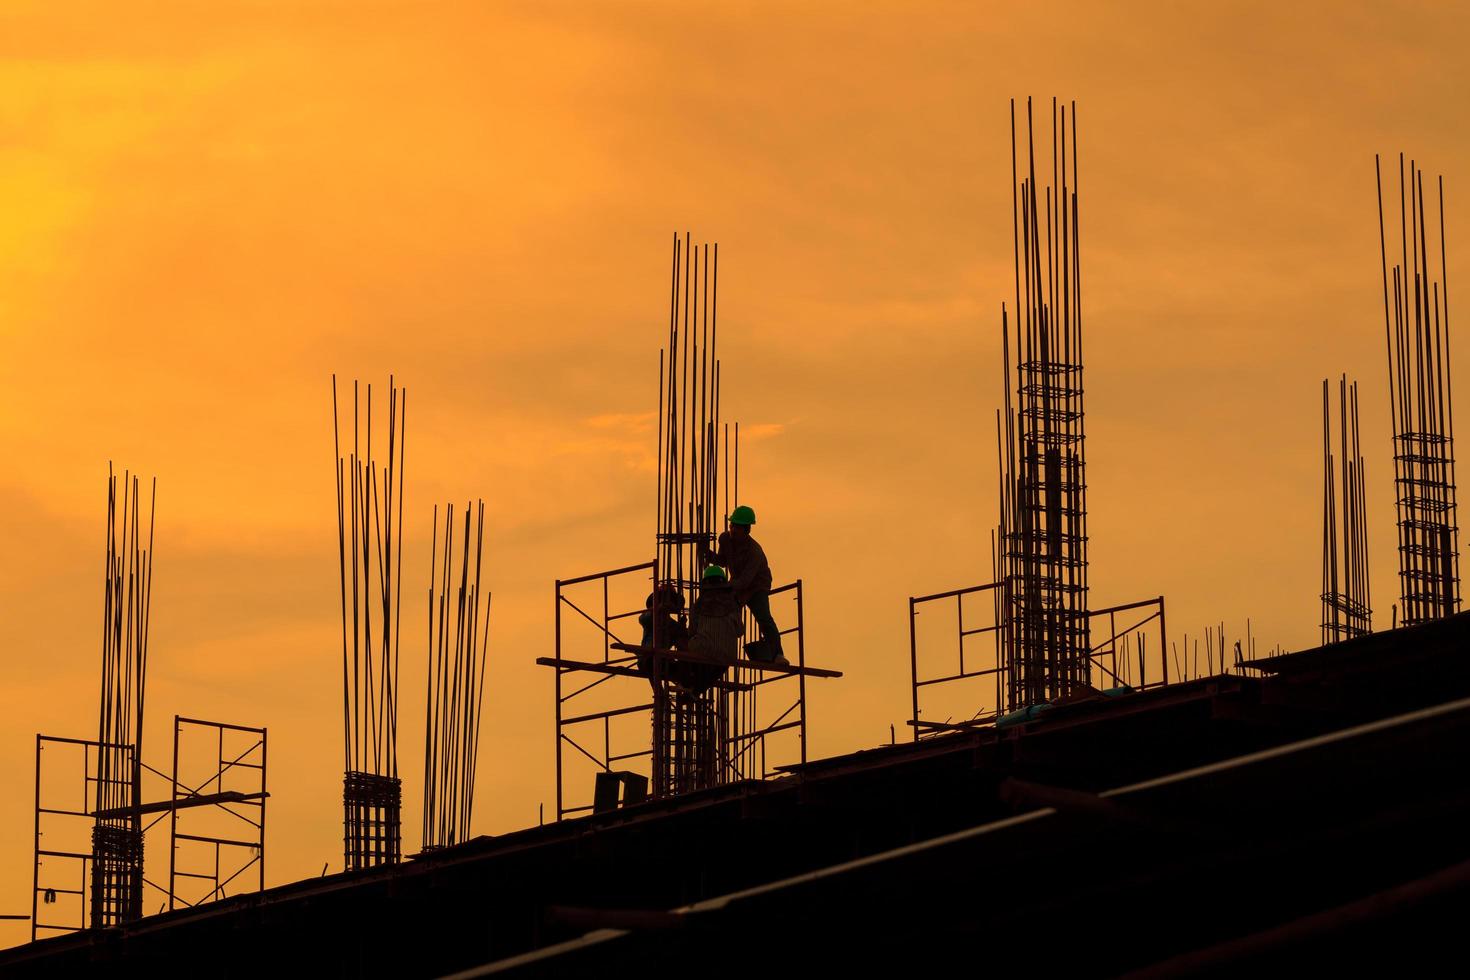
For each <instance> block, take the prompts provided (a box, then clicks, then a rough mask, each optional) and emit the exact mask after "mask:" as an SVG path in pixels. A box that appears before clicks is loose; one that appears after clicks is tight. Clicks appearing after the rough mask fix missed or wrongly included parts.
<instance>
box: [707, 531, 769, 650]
mask: <svg viewBox="0 0 1470 980" xmlns="http://www.w3.org/2000/svg"><path fill="white" fill-rule="evenodd" d="M754 524H755V511H754V510H752V509H751V508H749V507H747V506H745V505H744V504H741V505H740V506H739V507H736V508H735V510H734V511H733V512H732V513H731V514H730V529H729V530H728V531H725V532H724V533H723V534H721V535H720V540H719V550H718V551H716V552H715V553H714V554H712V555H710V556H709V560H710V562H711V563H712V564H715V565H720V566H722V567H724V568H727V569H729V570H730V586H731V589H732V590H733V591H734V593H735V601H736V602H737V603H739V604H740V605H742V606H744V607H745V608H747V609H749V610H750V615H751V616H752V617H753V618H754V619H755V622H756V626H757V627H759V628H760V634H761V636H760V640H759V641H758V642H756V643H747V644H746V645H745V655H746V656H747V657H749V658H750V659H751V660H763V661H766V662H769V663H774V664H780V665H783V666H784V665H785V664H787V663H788V661H787V659H786V657H785V656H784V655H783V654H782V653H781V630H780V629H779V628H778V627H777V626H776V620H775V619H774V618H773V617H772V616H771V596H770V593H771V565H770V562H768V561H767V560H766V553H765V550H764V549H762V548H761V546H760V544H759V543H758V542H757V541H756V540H755V538H753V537H751V535H750V529H751V527H752V526H753V525H754Z"/></svg>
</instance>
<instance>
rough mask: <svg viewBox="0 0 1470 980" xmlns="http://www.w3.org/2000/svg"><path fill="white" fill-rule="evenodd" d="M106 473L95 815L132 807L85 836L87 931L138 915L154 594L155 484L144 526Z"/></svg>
mask: <svg viewBox="0 0 1470 980" xmlns="http://www.w3.org/2000/svg"><path fill="white" fill-rule="evenodd" d="M118 482H119V481H118V478H117V477H116V475H114V473H113V471H112V466H111V464H109V465H108V468H107V541H106V558H105V571H104V584H103V614H102V698H101V707H100V710H99V712H98V723H97V733H98V734H97V741H98V751H97V775H96V784H95V785H96V811H97V812H101V811H105V810H118V809H123V808H128V807H132V808H134V812H133V813H132V814H131V815H128V816H116V817H107V818H99V819H98V820H97V821H96V826H95V827H94V829H93V832H92V869H91V889H90V890H91V895H90V898H91V903H90V905H91V912H90V919H91V923H92V926H93V927H94V928H103V927H105V926H112V925H118V924H120V923H123V922H131V921H132V920H134V919H137V918H139V917H140V916H141V915H142V906H143V828H142V826H141V822H140V817H139V814H138V813H137V812H136V807H137V806H138V804H139V803H140V802H141V801H140V794H141V790H142V776H143V771H142V765H141V762H140V756H141V752H142V741H143V695H144V691H145V688H146V685H145V681H146V680H147V675H148V614H149V608H150V599H151V595H152V589H153V516H154V504H155V498H156V495H157V489H158V481H157V480H156V479H155V480H153V481H152V483H151V487H150V492H149V500H148V513H147V520H148V524H147V528H146V531H145V529H144V527H143V523H142V518H143V512H142V509H141V507H140V494H139V484H138V478H137V477H136V476H130V475H129V474H127V473H126V472H125V473H124V474H123V477H122V481H121V484H122V486H121V489H122V494H121V497H119V495H118V489H119V487H118Z"/></svg>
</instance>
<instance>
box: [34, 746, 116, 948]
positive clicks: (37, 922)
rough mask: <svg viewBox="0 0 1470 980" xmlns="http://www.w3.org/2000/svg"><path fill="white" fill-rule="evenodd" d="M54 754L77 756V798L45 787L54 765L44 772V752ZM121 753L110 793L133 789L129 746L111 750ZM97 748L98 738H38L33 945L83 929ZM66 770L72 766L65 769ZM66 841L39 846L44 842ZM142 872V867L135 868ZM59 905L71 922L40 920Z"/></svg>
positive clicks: (86, 912)
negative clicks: (62, 752)
mask: <svg viewBox="0 0 1470 980" xmlns="http://www.w3.org/2000/svg"><path fill="white" fill-rule="evenodd" d="M48 747H49V748H50V749H52V751H53V752H55V751H58V750H66V751H71V752H78V751H79V752H80V757H79V759H78V760H77V761H78V762H79V763H80V764H79V765H78V767H77V769H78V770H79V771H80V773H81V779H80V782H79V787H80V788H79V792H78V793H77V795H76V797H75V799H72V798H71V797H70V796H69V795H68V796H67V797H66V798H65V799H57V797H58V796H59V795H60V794H58V793H57V792H56V788H55V787H53V786H50V785H48V780H47V778H46V776H45V774H46V773H47V772H54V771H55V768H56V767H55V766H52V767H50V768H49V769H48V767H47V756H46V750H47V748H48ZM110 748H113V749H121V750H125V761H126V762H127V765H124V766H122V767H120V769H119V771H118V774H117V775H116V776H112V777H108V778H112V779H114V780H115V781H116V782H117V783H118V785H117V786H115V787H113V789H114V790H118V791H121V790H124V789H126V790H129V791H130V790H131V787H132V782H133V777H132V771H131V769H132V766H131V760H132V746H117V745H114V746H110ZM98 749H99V747H98V744H97V740H96V739H82V738H62V737H60V736H55V735H40V734H38V735H37V736H36V796H35V801H36V806H35V824H34V835H35V836H34V848H33V862H32V867H31V941H32V942H34V941H35V940H37V939H40V938H43V937H44V936H45V935H49V934H53V933H60V932H77V931H79V930H82V929H85V928H87V923H88V921H89V916H90V909H91V902H90V895H91V891H92V889H91V881H92V863H93V848H94V847H95V843H94V838H93V832H94V831H95V829H96V827H97V818H96V816H95V809H94V804H95V801H96V799H97V791H96V783H97V780H98V778H99V775H98V773H99V767H98V764H97V754H98ZM68 768H70V767H68ZM48 836H49V837H50V838H51V839H52V840H56V839H58V838H60V839H62V840H63V841H65V842H69V843H70V846H69V847H68V846H66V844H65V843H60V844H55V845H52V846H43V842H44V841H45V840H46V838H47V837H48ZM139 870H140V873H141V864H140V865H139ZM52 905H61V906H63V910H65V909H67V908H68V907H70V911H69V913H68V912H65V911H63V910H58V911H63V914H66V915H67V917H68V918H69V919H71V921H68V922H57V921H42V918H41V916H42V910H43V908H44V907H46V906H52Z"/></svg>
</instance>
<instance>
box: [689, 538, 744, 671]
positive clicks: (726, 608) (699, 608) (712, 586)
mask: <svg viewBox="0 0 1470 980" xmlns="http://www.w3.org/2000/svg"><path fill="white" fill-rule="evenodd" d="M689 613H690V615H689V652H690V653H697V654H699V655H700V656H701V657H713V658H715V659H716V660H723V661H725V662H726V663H731V664H733V663H734V662H735V659H736V654H737V652H738V651H739V648H740V634H741V633H742V632H743V626H742V623H741V622H740V605H739V603H737V602H736V601H735V593H734V591H733V590H731V588H730V583H729V582H728V581H726V579H725V570H724V569H723V568H721V567H720V566H719V565H711V566H709V567H708V568H706V569H705V570H704V575H703V576H702V577H701V579H700V582H699V598H698V599H695V600H694V605H693V606H692V607H691V608H690V610H689ZM689 667H690V668H692V676H691V677H690V683H689V687H690V688H691V689H692V690H695V691H703V690H707V689H708V688H709V686H710V685H711V684H713V683H714V682H715V681H717V680H719V679H720V678H721V677H723V676H724V675H725V670H726V669H727V668H725V667H716V666H713V665H712V664H690V665H689Z"/></svg>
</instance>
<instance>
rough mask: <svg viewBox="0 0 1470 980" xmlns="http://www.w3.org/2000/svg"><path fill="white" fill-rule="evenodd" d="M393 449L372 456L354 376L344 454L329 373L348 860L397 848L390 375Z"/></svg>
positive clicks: (397, 595) (368, 414) (369, 410)
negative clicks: (348, 445)
mask: <svg viewBox="0 0 1470 980" xmlns="http://www.w3.org/2000/svg"><path fill="white" fill-rule="evenodd" d="M388 388H389V396H388V411H387V416H388V418H387V423H388V424H387V428H388V432H387V436H386V440H387V458H386V460H385V461H383V463H382V465H380V464H379V461H378V460H377V459H375V458H374V456H373V388H372V385H367V386H366V400H365V402H364V401H363V400H362V399H360V398H359V388H358V384H357V382H356V381H354V382H353V384H352V429H351V438H352V446H351V452H350V453H349V454H348V455H346V456H344V455H343V453H342V450H343V445H342V442H343V439H342V435H343V434H342V431H341V423H340V421H339V415H338V406H337V377H336V375H333V376H332V429H333V447H334V454H333V455H334V458H335V462H336V469H337V537H338V550H337V557H338V571H339V577H338V579H339V583H340V586H341V597H342V724H343V751H344V763H345V764H344V769H345V780H344V786H345V789H344V792H343V827H344V839H343V856H344V860H345V862H346V866H347V868H348V869H354V868H362V867H371V866H373V865H375V864H382V863H394V862H396V861H397V860H398V858H399V852H400V849H399V843H398V842H399V838H400V830H399V825H398V820H399V813H400V809H399V784H398V748H397V746H398V625H399V621H400V615H401V610H402V594H401V591H400V588H399V583H400V582H401V580H402V568H403V449H404V436H405V433H406V413H407V404H408V396H407V393H406V391H404V390H403V389H401V388H398V387H396V386H395V385H394V384H393V379H392V378H391V377H390V378H389V379H388Z"/></svg>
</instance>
